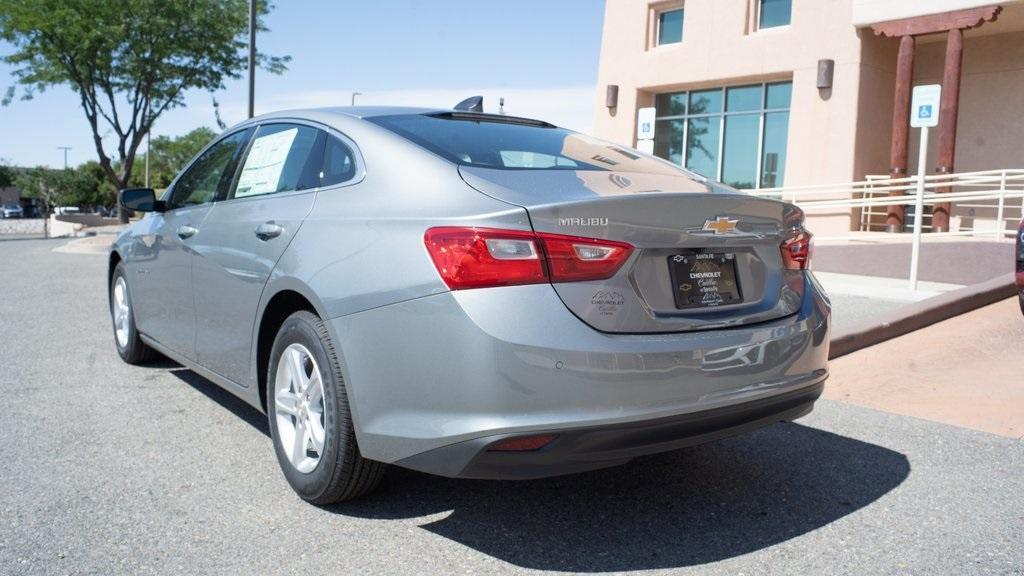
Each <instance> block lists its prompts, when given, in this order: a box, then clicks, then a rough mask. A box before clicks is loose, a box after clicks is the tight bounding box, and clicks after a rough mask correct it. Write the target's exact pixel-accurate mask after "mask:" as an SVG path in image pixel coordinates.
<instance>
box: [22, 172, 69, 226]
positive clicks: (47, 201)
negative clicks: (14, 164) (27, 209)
mask: <svg viewBox="0 0 1024 576" xmlns="http://www.w3.org/2000/svg"><path fill="white" fill-rule="evenodd" d="M64 172H71V170H53V169H50V168H46V167H45V166H36V167H35V168H24V169H21V170H19V171H18V173H17V175H16V176H15V179H14V185H15V186H17V187H18V189H20V190H21V193H22V194H23V195H24V196H25V197H27V198H35V199H36V200H38V201H39V202H41V203H42V205H43V212H44V215H46V214H49V213H50V211H51V210H52V209H53V207H54V206H65V205H66V202H65V200H66V199H67V197H68V187H67V185H66V184H67V182H66V178H67V175H66V174H64Z"/></svg>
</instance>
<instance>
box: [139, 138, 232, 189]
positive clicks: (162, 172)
mask: <svg viewBox="0 0 1024 576" xmlns="http://www.w3.org/2000/svg"><path fill="white" fill-rule="evenodd" d="M216 136H217V133H216V132H214V131H213V130H211V129H209V128H207V127H205V126H203V127H200V128H196V129H195V130H193V131H191V132H189V133H188V134H183V135H181V136H178V137H177V138H171V137H169V136H157V137H156V138H153V139H152V140H151V141H150V143H149V148H148V149H147V151H146V153H145V154H142V156H140V157H139V160H138V162H139V164H140V165H142V164H144V163H145V161H146V156H147V155H148V156H149V185H150V186H151V187H153V188H167V187H168V186H170V185H171V180H173V179H174V177H175V176H176V175H177V174H178V172H179V171H180V170H181V169H182V168H184V167H185V164H187V163H188V161H189V160H191V159H192V158H193V157H194V156H195V155H196V154H198V153H199V151H200V150H201V149H202V148H203V146H206V145H207V144H209V143H210V141H212V140H213V139H214V138H215V137H216ZM130 184H131V185H132V186H144V185H145V184H146V180H145V176H144V174H143V172H142V170H136V171H135V173H134V174H133V175H132V179H131V182H130Z"/></svg>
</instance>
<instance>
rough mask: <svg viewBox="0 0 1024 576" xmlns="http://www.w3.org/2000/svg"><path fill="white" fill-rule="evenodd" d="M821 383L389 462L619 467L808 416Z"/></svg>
mask: <svg viewBox="0 0 1024 576" xmlns="http://www.w3.org/2000/svg"><path fill="white" fill-rule="evenodd" d="M823 389H824V380H823V381H822V382H818V383H816V384H812V385H810V386H807V387H806V388H801V389H798V390H793V391H791V392H787V393H783V394H779V395H776V396H770V397H768V398H762V399H760V400H753V401H750V402H746V403H743V404H738V405H732V406H724V407H722V408H716V409H714V410H706V411H703V412H696V413H692V414H680V415H678V416H670V417H667V418H659V419H656V420H644V421H640V422H629V423H625V424H615V425H610V426H599V427H592V428H578V429H571V430H534V431H532V432H531V435H541V434H552V435H555V440H553V441H552V442H551V443H550V444H548V445H547V446H545V447H543V448H541V449H539V450H535V451H530V452H491V451H488V449H487V447H488V446H489V445H491V444H493V443H495V442H498V441H500V440H503V439H505V438H509V437H513V436H516V435H515V434H497V435H492V436H484V437H481V438H475V439H473V440H467V441H464V442H458V443H456V444H450V445H448V446H444V447H441V448H437V449H434V450H431V451H429V452H424V453H421V454H417V455H415V456H411V457H409V458H406V459H403V460H400V461H398V462H396V464H397V465H399V466H404V467H406V468H412V469H414V470H421V471H424V472H430V473H433V474H440V475H442V476H449V477H455V478H477V479H492V480H497V479H501V480H528V479H533V478H544V477H547V476H557V475H560V474H573V473H576V472H585V471H587V470H595V469H598V468H605V467H608V466H615V465H619V464H624V463H626V462H628V461H630V460H632V459H633V458H636V457H638V456H645V455H648V454H656V453H660V452H665V451H668V450H676V449H679V448H685V447H687V446H694V445H697V444H703V443H705V442H711V441H714V440H719V439H721V438H726V437H729V436H735V435H737V434H742V433H745V432H750V431H752V430H756V429H757V428H761V427H764V426H768V425H770V424H774V423H776V422H781V421H789V420H795V419H797V418H799V417H801V416H804V415H806V414H808V413H809V412H810V411H811V410H812V408H813V407H814V401H815V400H817V399H818V397H819V396H821V392H822V390H823Z"/></svg>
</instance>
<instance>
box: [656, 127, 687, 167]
mask: <svg viewBox="0 0 1024 576" xmlns="http://www.w3.org/2000/svg"><path fill="white" fill-rule="evenodd" d="M683 122H684V121H683V120H658V121H657V123H656V124H655V127H654V155H655V156H657V157H658V158H664V159H665V160H668V161H669V162H672V163H673V164H679V165H682V163H683Z"/></svg>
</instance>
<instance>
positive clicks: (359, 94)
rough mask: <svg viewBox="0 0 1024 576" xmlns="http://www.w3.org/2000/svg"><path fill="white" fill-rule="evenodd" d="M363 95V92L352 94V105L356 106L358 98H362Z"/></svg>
mask: <svg viewBox="0 0 1024 576" xmlns="http://www.w3.org/2000/svg"><path fill="white" fill-rule="evenodd" d="M362 95H363V93H362V92H353V93H352V105H353V106H355V105H356V96H362Z"/></svg>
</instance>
